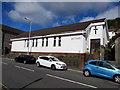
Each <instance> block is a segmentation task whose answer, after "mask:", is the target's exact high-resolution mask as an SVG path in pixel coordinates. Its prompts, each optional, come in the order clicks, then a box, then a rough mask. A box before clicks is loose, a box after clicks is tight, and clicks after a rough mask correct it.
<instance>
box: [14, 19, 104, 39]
mask: <svg viewBox="0 0 120 90" xmlns="http://www.w3.org/2000/svg"><path fill="white" fill-rule="evenodd" d="M104 20H105V18H104V19H98V20H92V21H87V22H81V23H76V24H70V25H64V26H59V27H53V28H47V29H41V30H36V31H32V32H31V37H33V36H44V35H49V34H58V33H64V32H73V31H79V30H85V29H86V28H87V26H88V25H89V24H90V23H97V22H103V21H104ZM28 33H29V32H24V33H22V34H21V35H18V36H17V37H16V38H21V37H22V38H24V37H28Z"/></svg>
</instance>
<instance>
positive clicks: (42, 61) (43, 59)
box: [40, 57, 50, 67]
mask: <svg viewBox="0 0 120 90" xmlns="http://www.w3.org/2000/svg"><path fill="white" fill-rule="evenodd" d="M40 64H41V65H43V66H46V67H50V61H49V58H48V57H40Z"/></svg>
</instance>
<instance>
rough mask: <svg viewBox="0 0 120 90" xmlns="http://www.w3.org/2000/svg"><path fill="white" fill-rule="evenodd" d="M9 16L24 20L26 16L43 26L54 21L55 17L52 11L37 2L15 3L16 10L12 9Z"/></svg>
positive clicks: (15, 19) (13, 18)
mask: <svg viewBox="0 0 120 90" xmlns="http://www.w3.org/2000/svg"><path fill="white" fill-rule="evenodd" d="M8 16H9V17H10V18H11V19H12V20H14V21H17V20H18V21H23V22H25V20H24V18H25V17H28V18H30V19H31V21H32V22H33V23H36V24H39V25H42V26H44V25H45V24H48V23H49V22H52V20H53V18H54V17H55V15H54V14H53V13H52V12H51V11H48V10H46V9H45V8H43V7H41V5H40V4H39V3H35V2H32V3H31V2H24V3H23V2H19V3H15V5H14V10H11V11H10V12H9V13H8Z"/></svg>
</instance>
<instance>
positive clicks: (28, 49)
mask: <svg viewBox="0 0 120 90" xmlns="http://www.w3.org/2000/svg"><path fill="white" fill-rule="evenodd" d="M24 19H25V20H27V21H29V22H30V30H29V36H28V39H29V40H28V52H27V54H28V55H29V54H30V35H31V28H32V21H31V20H30V19H29V18H27V17H25V18H24Z"/></svg>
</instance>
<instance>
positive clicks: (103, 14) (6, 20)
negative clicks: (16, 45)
mask: <svg viewBox="0 0 120 90" xmlns="http://www.w3.org/2000/svg"><path fill="white" fill-rule="evenodd" d="M118 5H119V3H118V2H32V1H30V2H2V24H4V25H7V26H10V27H13V28H17V29H20V30H23V31H29V22H28V21H27V20H25V19H24V18H25V17H27V18H29V19H30V20H31V21H32V30H39V29H44V28H51V27H56V26H62V25H68V24H73V23H79V22H84V21H89V20H94V19H101V18H107V19H115V18H117V17H118Z"/></svg>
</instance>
